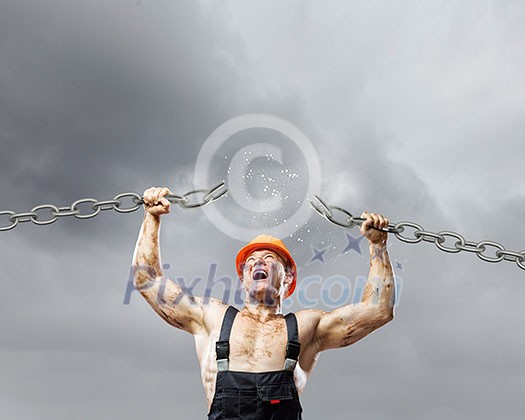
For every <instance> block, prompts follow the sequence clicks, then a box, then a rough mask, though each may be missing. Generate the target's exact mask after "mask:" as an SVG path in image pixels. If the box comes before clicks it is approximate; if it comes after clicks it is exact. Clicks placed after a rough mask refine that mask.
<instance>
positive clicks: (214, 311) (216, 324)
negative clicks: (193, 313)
mask: <svg viewBox="0 0 525 420" xmlns="http://www.w3.org/2000/svg"><path fill="white" fill-rule="evenodd" d="M229 306H230V305H228V304H226V303H224V302H223V301H221V300H219V299H216V298H211V297H209V298H207V299H205V300H203V302H202V309H203V321H204V325H203V326H204V331H205V332H206V333H207V334H210V333H211V332H212V331H220V328H221V325H222V320H223V319H224V315H225V314H226V310H227V309H228V307H229Z"/></svg>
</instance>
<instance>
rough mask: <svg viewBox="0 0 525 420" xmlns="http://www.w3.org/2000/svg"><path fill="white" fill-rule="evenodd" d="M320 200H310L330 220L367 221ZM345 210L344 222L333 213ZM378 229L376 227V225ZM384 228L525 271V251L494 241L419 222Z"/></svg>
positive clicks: (403, 238)
mask: <svg viewBox="0 0 525 420" xmlns="http://www.w3.org/2000/svg"><path fill="white" fill-rule="evenodd" d="M315 198H316V200H317V202H314V201H310V204H311V205H312V207H313V208H314V209H315V210H316V211H317V213H319V214H320V215H321V216H323V217H324V218H325V219H326V220H328V221H329V222H331V223H333V224H335V225H337V226H340V227H344V228H347V229H351V228H352V227H354V226H360V225H361V223H362V222H363V221H364V220H365V219H364V218H362V217H354V216H353V215H352V213H350V212H349V211H348V210H345V209H343V208H341V207H337V206H330V205H328V204H326V203H325V202H324V201H323V200H321V198H319V197H318V196H317V195H316V196H315ZM335 211H336V212H339V213H342V214H343V215H344V217H345V219H344V220H343V221H341V220H337V219H336V216H335V215H334V212H335ZM407 228H409V229H413V231H412V233H411V234H407V235H405V236H404V235H402V233H403V232H405V230H406V229H407ZM374 229H375V228H374ZM378 230H382V231H383V232H388V233H393V234H394V235H395V236H396V238H397V239H399V240H400V241H403V242H407V243H410V244H416V243H419V242H421V241H425V242H431V243H434V245H436V246H437V247H438V248H439V249H440V250H441V251H445V252H450V253H457V252H460V251H466V252H473V253H475V254H476V255H477V256H478V257H479V258H481V259H482V260H483V261H487V262H491V263H497V262H500V261H503V260H505V261H510V262H514V263H516V265H517V266H518V267H519V268H521V269H522V270H525V250H522V251H520V252H515V251H509V250H506V249H505V247H504V246H503V245H501V244H499V243H497V242H493V241H480V242H473V241H467V240H465V238H464V237H463V236H461V235H460V234H459V233H455V232H450V231H441V232H438V233H434V232H428V231H425V230H424V229H423V228H422V227H421V226H420V225H418V224H417V223H413V222H399V223H389V224H388V226H387V227H386V228H384V229H378ZM447 238H451V239H452V240H455V242H453V243H451V244H450V245H446V244H445V242H446V241H447ZM489 247H492V248H495V251H494V252H493V255H490V254H489V253H487V252H485V251H487V248H489Z"/></svg>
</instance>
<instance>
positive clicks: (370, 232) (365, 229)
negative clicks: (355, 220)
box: [361, 211, 388, 244]
mask: <svg viewBox="0 0 525 420" xmlns="http://www.w3.org/2000/svg"><path fill="white" fill-rule="evenodd" d="M361 217H362V218H364V219H366V220H365V221H363V223H362V224H361V235H363V236H365V237H366V238H368V240H369V241H370V243H373V244H381V243H385V242H386V239H387V237H388V233H386V232H384V231H381V230H377V229H383V228H386V227H387V226H388V219H387V218H386V217H385V216H383V215H381V214H376V213H368V212H367V211H364V212H363V214H361ZM372 226H373V227H375V228H376V229H372Z"/></svg>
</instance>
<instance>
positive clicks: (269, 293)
mask: <svg viewBox="0 0 525 420" xmlns="http://www.w3.org/2000/svg"><path fill="white" fill-rule="evenodd" d="M167 194H171V192H170V190H169V189H168V188H149V189H147V190H146V191H145V192H144V206H145V214H144V221H143V223H142V227H141V230H140V234H139V238H138V241H137V245H136V248H135V253H134V256H133V267H134V282H135V287H136V288H137V290H139V291H140V293H141V294H142V296H144V298H145V299H146V301H147V302H148V303H149V304H150V305H151V307H152V308H153V309H154V310H155V312H157V313H158V314H159V315H160V316H161V317H162V318H163V319H164V320H165V321H167V322H168V323H169V324H170V325H172V326H174V327H176V328H179V329H181V330H184V331H187V332H189V333H190V334H192V335H193V337H194V339H195V347H196V351H197V357H198V360H199V364H200V368H201V377H202V382H203V385H204V389H205V392H206V398H207V400H208V408H209V413H208V419H243V420H255V419H273V420H279V419H301V418H302V417H301V413H302V408H301V405H300V403H299V395H301V394H302V392H303V390H304V387H305V385H306V380H307V378H308V377H309V376H310V374H311V373H312V371H313V369H314V366H315V364H316V360H317V359H318V357H319V353H320V352H322V351H324V350H328V349H333V348H341V347H346V346H349V345H351V344H353V343H355V342H356V341H358V340H360V339H361V338H363V337H365V336H366V335H368V334H370V333H371V332H372V331H374V330H375V329H377V328H379V327H381V326H382V325H384V324H386V323H387V322H388V321H390V320H392V319H393V317H394V294H395V292H394V285H395V284H394V274H393V271H392V266H391V264H390V260H389V257H388V253H387V245H386V242H387V233H386V232H384V231H381V230H380V229H381V228H384V227H386V226H387V225H388V219H386V218H385V217H383V216H382V215H379V214H375V213H371V214H369V213H367V212H364V213H363V214H362V216H361V217H364V218H365V219H366V220H365V221H364V222H363V223H362V225H361V234H362V235H364V236H366V237H367V238H368V242H369V245H370V273H369V277H368V281H367V283H366V285H365V289H364V292H363V298H362V300H361V302H359V303H357V304H350V305H346V306H342V307H340V308H337V309H335V310H333V311H331V312H325V311H322V310H317V309H306V310H301V311H299V312H297V313H295V314H293V313H292V314H288V315H286V316H283V314H282V303H283V301H284V299H286V298H287V297H288V296H290V295H291V294H292V293H293V291H294V289H295V285H296V281H297V275H296V266H295V263H294V260H293V258H292V256H291V255H290V253H289V252H288V250H287V249H286V247H285V245H284V243H283V242H281V241H280V240H279V239H277V238H273V237H271V236H268V235H260V236H258V237H257V238H255V239H254V240H253V241H252V242H250V243H249V244H248V245H246V246H245V247H243V248H242V249H241V250H240V251H239V253H238V255H237V261H236V263H237V272H238V274H239V278H240V281H241V282H242V287H243V289H244V290H245V291H246V294H245V296H246V297H245V299H244V306H243V308H242V309H241V310H240V311H238V310H237V309H235V308H233V307H231V306H228V305H227V304H225V303H223V302H221V301H219V300H217V299H214V298H203V297H195V296H192V295H190V294H188V293H185V292H184V291H182V289H181V288H180V287H179V286H178V285H177V284H176V283H175V282H174V281H170V280H169V279H165V278H164V276H163V272H162V270H161V262H160V252H159V231H160V217H161V215H162V214H165V213H169V211H170V202H169V201H168V200H167V199H166V198H165V196H166V195H167ZM374 228H375V229H374Z"/></svg>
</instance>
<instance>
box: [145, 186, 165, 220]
mask: <svg viewBox="0 0 525 420" xmlns="http://www.w3.org/2000/svg"><path fill="white" fill-rule="evenodd" d="M168 194H171V191H170V190H169V188H166V187H164V188H159V187H151V188H148V189H147V190H146V191H144V194H143V195H142V197H143V199H144V209H145V210H146V211H147V212H148V213H150V214H151V215H153V216H157V217H159V216H160V215H161V214H166V213H169V212H170V207H171V203H170V202H169V201H168V199H167V198H165V197H166V195H168Z"/></svg>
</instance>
